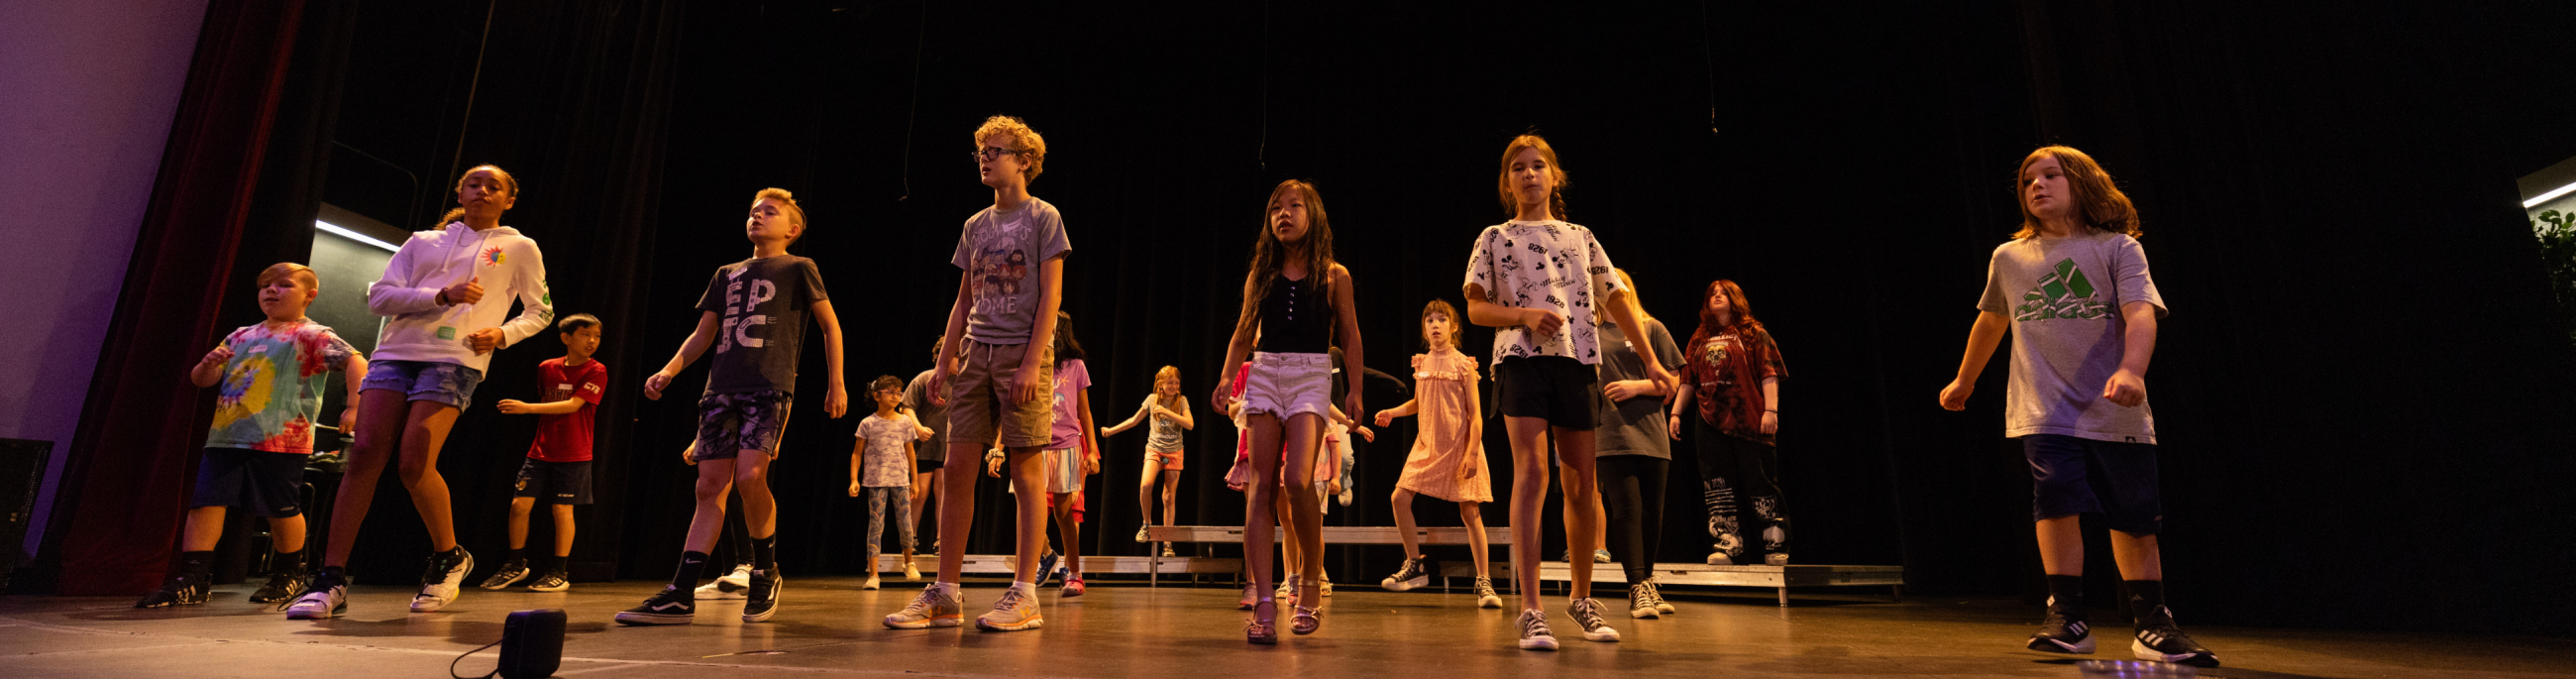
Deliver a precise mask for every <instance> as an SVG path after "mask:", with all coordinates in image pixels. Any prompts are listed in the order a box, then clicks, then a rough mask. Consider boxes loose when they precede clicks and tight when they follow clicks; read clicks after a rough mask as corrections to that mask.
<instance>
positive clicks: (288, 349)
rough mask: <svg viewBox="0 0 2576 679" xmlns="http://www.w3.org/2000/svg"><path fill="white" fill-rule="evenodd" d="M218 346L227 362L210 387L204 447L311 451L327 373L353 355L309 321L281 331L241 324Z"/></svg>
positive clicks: (343, 365)
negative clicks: (228, 351) (226, 350)
mask: <svg viewBox="0 0 2576 679" xmlns="http://www.w3.org/2000/svg"><path fill="white" fill-rule="evenodd" d="M224 346H226V347H231V348H232V350H233V359H232V361H230V362H227V363H225V364H224V377H223V381H222V382H218V383H216V384H215V422H214V425H213V426H211V427H208V428H207V430H206V447H208V448H248V449H251V450H260V451H267V452H272V453H293V454H297V455H304V454H309V453H312V452H313V418H315V417H319V416H321V414H322V388H323V385H324V383H325V382H326V380H328V379H329V375H326V374H325V373H329V372H331V371H333V370H341V369H344V368H346V367H348V365H349V357H350V356H354V355H357V353H358V349H357V348H356V347H352V346H349V343H348V342H345V341H342V340H341V339H340V335H339V334H337V333H333V332H331V329H330V328H329V327H325V326H323V325H322V324H320V323H315V322H313V321H312V320H311V319H306V320H305V321H304V322H303V323H302V324H299V325H295V326H291V327H288V328H285V329H273V328H270V327H268V324H266V323H261V324H258V325H250V326H244V327H242V329H240V330H234V331H233V334H231V335H226V336H224Z"/></svg>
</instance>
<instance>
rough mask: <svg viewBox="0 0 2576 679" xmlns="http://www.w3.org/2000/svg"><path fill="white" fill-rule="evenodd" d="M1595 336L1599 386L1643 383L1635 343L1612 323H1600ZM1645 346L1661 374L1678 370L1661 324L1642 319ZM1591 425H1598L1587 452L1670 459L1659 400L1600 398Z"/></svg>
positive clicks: (1678, 355)
mask: <svg viewBox="0 0 2576 679" xmlns="http://www.w3.org/2000/svg"><path fill="white" fill-rule="evenodd" d="M1600 329H1601V333H1600V335H1599V338H1600V340H1601V382H1600V386H1603V387H1608V386H1610V383H1611V382H1617V381H1620V380H1642V379H1646V359H1645V358H1644V357H1641V356H1638V355H1637V349H1638V346H1637V342H1636V341H1635V340H1631V339H1628V335H1627V333H1625V332H1622V331H1621V330H1620V328H1619V324H1617V323H1603V324H1601V326H1600ZM1646 346H1647V347H1648V348H1651V349H1653V350H1654V352H1655V361H1656V362H1658V363H1661V364H1662V365H1663V366H1664V369H1665V370H1678V369H1680V367H1681V365H1682V350H1681V347H1680V346H1679V345H1676V344H1674V343H1673V334H1672V332H1670V331H1668V330H1665V329H1664V322H1663V321H1658V320H1654V319H1651V318H1650V319H1646ZM1597 403H1599V404H1600V406H1599V411H1600V412H1597V413H1594V415H1595V417H1594V418H1593V420H1594V421H1596V422H1598V423H1600V427H1599V428H1596V429H1594V430H1592V431H1593V433H1592V437H1593V438H1592V441H1593V444H1592V445H1593V451H1594V452H1593V454H1595V455H1602V456H1609V455H1644V456H1647V457H1652V458H1656V459H1663V460H1670V459H1673V440H1672V439H1671V438H1669V436H1670V435H1669V434H1667V433H1666V431H1667V430H1666V429H1665V428H1664V397H1662V396H1639V397H1636V398H1632V399H1628V400H1625V401H1612V400H1610V397H1609V396H1607V395H1604V396H1602V397H1601V400H1599V401H1597Z"/></svg>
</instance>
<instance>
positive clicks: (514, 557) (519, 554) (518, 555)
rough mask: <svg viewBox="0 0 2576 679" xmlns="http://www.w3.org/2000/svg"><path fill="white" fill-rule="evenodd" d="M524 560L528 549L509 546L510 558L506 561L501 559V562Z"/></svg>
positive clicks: (526, 557)
mask: <svg viewBox="0 0 2576 679" xmlns="http://www.w3.org/2000/svg"><path fill="white" fill-rule="evenodd" d="M526 560H528V550H526V549H524V548H519V547H512V548H510V559H509V560H508V561H503V562H502V563H516V562H520V561H526Z"/></svg>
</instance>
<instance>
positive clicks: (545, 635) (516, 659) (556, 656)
mask: <svg viewBox="0 0 2576 679" xmlns="http://www.w3.org/2000/svg"><path fill="white" fill-rule="evenodd" d="M563 642H564V612H563V609H560V608H544V609H537V610H528V611H514V612H512V613H510V619H509V620H508V621H506V622H503V623H502V624H501V666H500V667H499V668H497V669H496V670H495V671H498V672H500V673H501V676H502V677H505V678H507V679H522V678H525V679H537V678H538V677H551V676H554V674H555V668H556V667H558V666H561V665H562V664H563Z"/></svg>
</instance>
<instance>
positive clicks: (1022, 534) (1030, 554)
mask: <svg viewBox="0 0 2576 679" xmlns="http://www.w3.org/2000/svg"><path fill="white" fill-rule="evenodd" d="M949 452H950V455H949V459H951V460H954V459H957V455H956V454H955V453H956V449H954V448H951V449H950V451H949ZM1003 454H1004V455H1007V456H1008V457H1006V458H1004V460H1005V462H1004V466H1007V467H1009V468H1010V475H1011V494H1012V496H1013V498H1014V499H1015V500H1017V508H1018V509H1019V512H1020V515H1019V525H1018V526H1017V530H1016V532H1015V535H1014V537H1017V538H1018V540H1017V542H1016V544H1014V545H1013V552H1012V553H1013V554H1015V555H1017V556H1018V557H1019V563H1018V564H1016V566H1015V567H1014V568H1013V569H1012V573H1011V582H1012V583H1013V584H1017V583H1022V582H1028V583H1035V582H1037V581H1038V576H1040V575H1042V574H1041V573H1038V572H1037V571H1038V556H1039V555H1041V554H1043V553H1045V551H1046V525H1047V482H1046V472H1047V469H1046V451H1045V450H1042V449H1039V448H1036V447H1026V448H1008V449H1006V450H1005V451H1004V452H1003ZM979 457H980V456H979ZM960 504H963V503H960ZM947 523H948V522H947V521H945V520H942V521H941V522H940V524H941V525H940V529H941V531H942V532H943V534H944V533H945V531H946V529H947ZM958 537H959V539H964V537H965V536H963V535H960V536H958ZM947 551H961V550H945V551H942V552H941V553H940V555H939V563H940V570H941V572H942V573H945V572H946V571H947V564H948V558H949V557H948V554H947Z"/></svg>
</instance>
